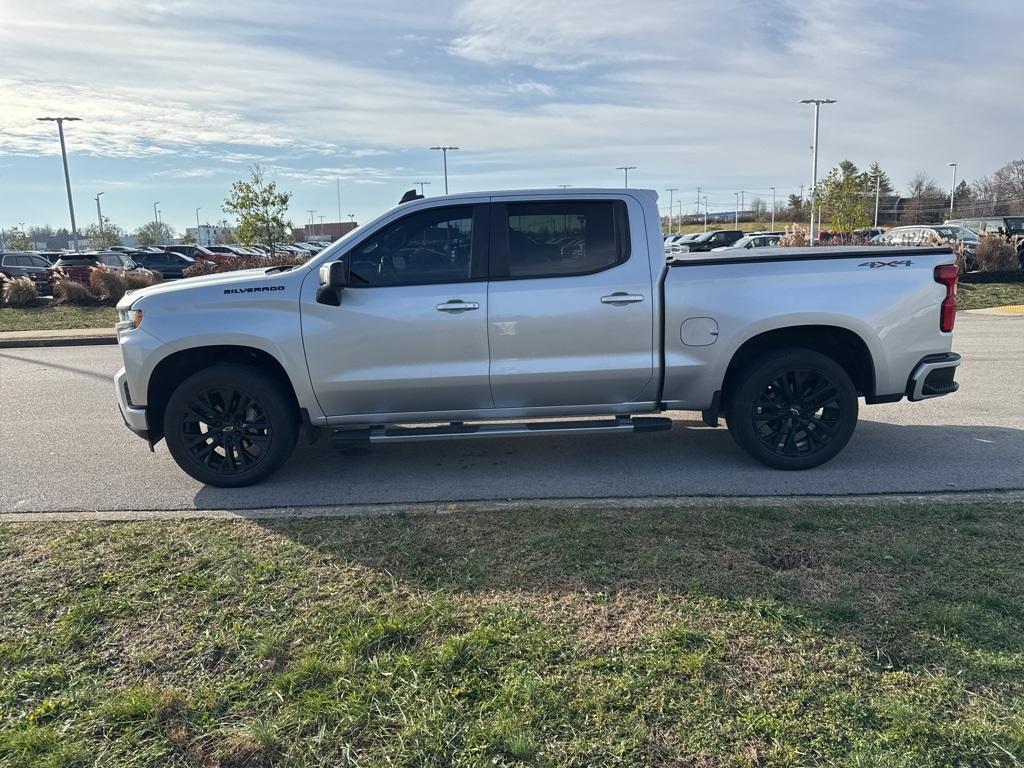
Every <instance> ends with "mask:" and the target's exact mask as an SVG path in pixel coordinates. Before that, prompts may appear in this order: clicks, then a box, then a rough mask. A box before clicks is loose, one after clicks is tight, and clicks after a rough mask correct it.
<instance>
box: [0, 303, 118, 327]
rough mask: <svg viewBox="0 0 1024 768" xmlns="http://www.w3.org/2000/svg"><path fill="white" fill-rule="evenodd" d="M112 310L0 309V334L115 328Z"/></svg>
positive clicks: (94, 308) (70, 308) (96, 308)
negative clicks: (4, 332)
mask: <svg viewBox="0 0 1024 768" xmlns="http://www.w3.org/2000/svg"><path fill="white" fill-rule="evenodd" d="M116 322H117V310H116V309H114V308H113V307H33V308H32V309H15V308H13V307H3V308H0V331H51V330H62V329H65V328H113V327H114V323H116Z"/></svg>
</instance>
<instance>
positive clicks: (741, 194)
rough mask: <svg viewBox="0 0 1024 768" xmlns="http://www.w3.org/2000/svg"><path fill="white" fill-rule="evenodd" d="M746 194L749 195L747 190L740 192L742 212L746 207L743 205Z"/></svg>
mask: <svg viewBox="0 0 1024 768" xmlns="http://www.w3.org/2000/svg"><path fill="white" fill-rule="evenodd" d="M745 194H747V192H746V190H743V189H741V190H740V210H741V211H742V210H743V207H744V203H743V196H744V195H745Z"/></svg>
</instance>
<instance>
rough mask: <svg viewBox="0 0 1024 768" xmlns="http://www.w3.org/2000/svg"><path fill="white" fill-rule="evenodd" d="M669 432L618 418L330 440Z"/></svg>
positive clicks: (362, 432) (667, 424)
mask: <svg viewBox="0 0 1024 768" xmlns="http://www.w3.org/2000/svg"><path fill="white" fill-rule="evenodd" d="M667 429H672V420H671V419H667V418H663V417H656V416H635V417H629V416H620V417H618V418H614V419H601V420H591V421H535V422H522V423H508V424H501V423H498V424H463V423H461V422H452V423H451V424H447V425H445V426H440V427H400V426H374V427H366V428H364V429H339V430H336V431H335V432H334V433H333V434H332V436H331V441H332V442H333V443H334V445H336V446H346V445H352V444H353V443H367V442H369V443H412V442H419V441H426V440H461V439H465V438H471V437H523V436H527V435H530V436H536V435H555V434H559V435H561V434H597V433H606V432H661V431H664V430H667Z"/></svg>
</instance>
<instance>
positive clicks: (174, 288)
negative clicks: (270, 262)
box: [117, 267, 303, 309]
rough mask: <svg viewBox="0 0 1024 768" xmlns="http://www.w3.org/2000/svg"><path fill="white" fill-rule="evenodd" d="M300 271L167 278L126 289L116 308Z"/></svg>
mask: <svg viewBox="0 0 1024 768" xmlns="http://www.w3.org/2000/svg"><path fill="white" fill-rule="evenodd" d="M301 271H303V268H302V267H294V268H293V269H290V270H287V271H285V272H271V273H270V274H269V275H268V274H267V269H266V268H260V269H241V270H238V271H237V272H217V273H215V274H212V275H201V276H199V277H186V278H184V279H181V280H167V281H164V282H160V283H157V284H156V285H151V286H149V287H147V288H138V289H136V290H134V291H128V293H126V294H125V295H124V298H123V299H121V300H120V301H119V302H117V308H118V309H128V308H129V307H130V306H131V305H132V304H134V303H135V302H137V301H138V300H139V299H145V298H148V297H150V296H162V295H165V294H170V293H180V292H182V291H192V290H195V289H197V288H211V287H214V286H224V287H225V288H227V287H230V286H234V285H238V286H244V285H246V284H247V283H255V282H259V281H262V280H267V279H273V278H282V277H284V276H286V275H292V274H294V273H296V272H301Z"/></svg>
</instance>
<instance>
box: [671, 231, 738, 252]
mask: <svg viewBox="0 0 1024 768" xmlns="http://www.w3.org/2000/svg"><path fill="white" fill-rule="evenodd" d="M744 234H745V233H744V232H742V231H741V230H738V229H717V230H714V231H712V232H704V233H703V234H700V235H697V237H695V238H694V239H693V240H689V241H687V242H685V243H679V244H678V246H679V250H678V252H679V253H700V252H702V251H710V250H712V249H714V248H718V247H719V246H723V245H725V246H728V245H732V244H733V243H735V242H736V241H737V240H739V239H740V238H741V237H743V235H744ZM673 252H675V249H673Z"/></svg>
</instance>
